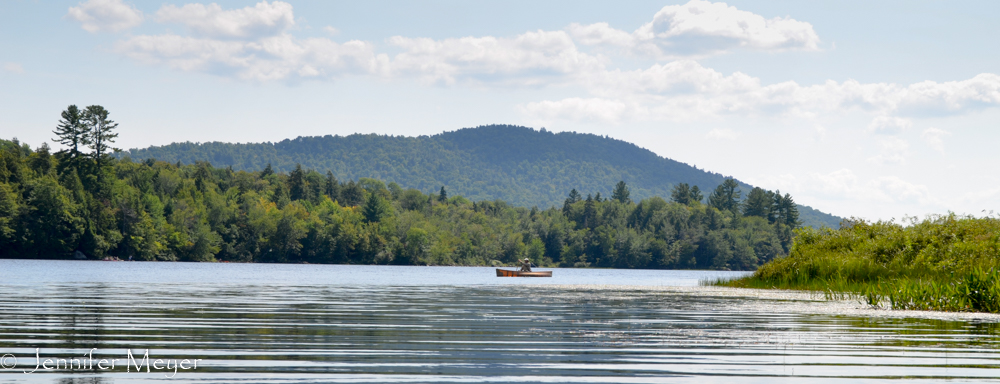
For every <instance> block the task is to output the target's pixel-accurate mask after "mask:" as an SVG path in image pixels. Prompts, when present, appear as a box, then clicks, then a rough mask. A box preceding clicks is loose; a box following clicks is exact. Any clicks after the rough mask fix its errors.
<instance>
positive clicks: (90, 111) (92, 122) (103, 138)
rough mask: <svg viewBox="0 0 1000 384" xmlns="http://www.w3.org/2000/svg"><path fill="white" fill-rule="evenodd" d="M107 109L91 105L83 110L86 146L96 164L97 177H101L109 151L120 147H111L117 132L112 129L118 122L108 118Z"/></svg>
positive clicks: (114, 150)
mask: <svg viewBox="0 0 1000 384" xmlns="http://www.w3.org/2000/svg"><path fill="white" fill-rule="evenodd" d="M108 114H109V112H108V110H107V109H104V107H102V106H100V105H91V106H89V107H87V109H86V110H85V111H84V112H83V125H84V127H86V129H87V140H86V142H87V146H88V147H90V149H91V151H92V152H91V154H90V155H91V157H93V158H94V163H95V164H96V165H97V177H98V180H100V178H101V173H102V172H101V169H102V167H103V166H104V163H105V161H106V159H107V156H108V155H109V152H118V151H121V149H118V148H115V147H112V146H111V144H114V142H115V139H116V138H117V137H118V134H117V133H113V132H112V131H114V130H115V128H118V123H115V122H114V120H111V119H108Z"/></svg>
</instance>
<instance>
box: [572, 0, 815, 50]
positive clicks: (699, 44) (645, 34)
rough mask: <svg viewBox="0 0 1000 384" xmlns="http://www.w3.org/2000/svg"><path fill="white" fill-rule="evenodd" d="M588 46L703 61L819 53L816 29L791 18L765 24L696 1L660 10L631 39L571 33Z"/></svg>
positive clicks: (594, 28)
mask: <svg viewBox="0 0 1000 384" xmlns="http://www.w3.org/2000/svg"><path fill="white" fill-rule="evenodd" d="M567 29H568V30H569V31H570V33H572V34H573V37H574V38H576V39H577V40H578V41H579V42H580V43H581V44H585V45H606V46H615V47H620V48H623V49H625V50H626V51H628V52H632V53H637V54H643V55H649V56H653V57H660V58H664V57H698V56H705V55H710V54H718V53H723V52H726V51H729V50H732V49H735V48H744V49H753V50H760V51H783V50H818V49H819V42H820V40H819V36H818V35H817V34H816V31H814V30H813V27H812V24H809V23H806V22H802V21H797V20H794V19H791V18H780V17H777V18H773V19H765V18H764V17H763V16H760V15H757V14H754V13H752V12H747V11H742V10H739V9H736V7H731V6H728V5H726V4H725V3H712V2H708V1H702V0H691V1H689V2H688V3H687V4H684V5H669V6H666V7H663V8H662V9H660V11H659V12H657V13H656V15H654V16H653V20H652V21H651V22H649V23H646V24H645V25H643V26H641V27H639V28H638V29H637V30H635V31H634V32H632V33H627V32H624V31H621V30H617V29H614V28H611V27H610V26H609V25H608V24H607V23H597V24H590V25H579V24H572V25H570V26H569V27H568V28H567Z"/></svg>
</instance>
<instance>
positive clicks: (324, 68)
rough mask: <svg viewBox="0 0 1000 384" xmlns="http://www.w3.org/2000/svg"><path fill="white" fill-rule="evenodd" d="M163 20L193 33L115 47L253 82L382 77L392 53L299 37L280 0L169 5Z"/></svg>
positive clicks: (176, 65) (147, 59)
mask: <svg viewBox="0 0 1000 384" xmlns="http://www.w3.org/2000/svg"><path fill="white" fill-rule="evenodd" d="M156 16H157V20H158V21H160V22H165V23H180V24H183V25H185V26H186V27H187V29H188V30H189V31H190V33H191V34H192V35H193V36H180V35H175V34H163V35H140V36H135V37H132V38H129V39H127V40H123V41H119V42H118V43H117V44H115V50H116V51H117V52H118V53H120V54H122V55H124V56H126V57H129V58H131V59H134V60H137V61H140V62H143V63H147V64H164V65H166V66H168V67H170V68H173V69H176V70H181V71H190V72H203V73H211V74H216V75H220V76H226V77H235V78H237V79H241V80H249V81H275V80H298V79H307V78H321V79H330V78H337V77H341V76H343V75H346V74H362V75H372V74H375V75H382V74H384V73H386V72H387V71H388V61H389V59H388V56H386V55H384V54H383V55H378V54H376V53H375V49H374V46H373V45H372V44H371V43H368V42H363V41H357V40H353V41H348V42H345V43H337V42H334V41H332V40H330V39H325V38H308V39H299V38H296V37H294V36H292V35H291V34H290V33H288V32H287V30H288V29H289V28H291V27H293V26H294V25H295V17H294V14H293V10H292V6H291V5H290V4H288V3H284V2H280V1H275V2H273V3H267V2H260V3H257V4H256V5H255V6H248V7H244V8H240V9H233V10H224V9H222V7H220V6H219V5H217V4H210V5H207V6H206V5H202V4H186V5H184V6H183V7H176V6H173V5H166V6H163V7H162V8H160V10H159V11H158V12H157V13H156Z"/></svg>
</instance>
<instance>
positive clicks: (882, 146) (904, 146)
mask: <svg viewBox="0 0 1000 384" xmlns="http://www.w3.org/2000/svg"><path fill="white" fill-rule="evenodd" d="M878 147H879V154H878V155H875V156H874V157H870V158H868V162H870V163H874V164H880V165H892V164H897V165H902V164H905V163H906V154H907V150H908V149H909V148H910V143H908V142H907V141H906V140H903V139H900V138H898V137H884V138H881V139H879V141H878Z"/></svg>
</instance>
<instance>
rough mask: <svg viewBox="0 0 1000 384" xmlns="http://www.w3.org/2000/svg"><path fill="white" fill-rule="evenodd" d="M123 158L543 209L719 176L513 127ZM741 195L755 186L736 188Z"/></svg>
mask: <svg viewBox="0 0 1000 384" xmlns="http://www.w3.org/2000/svg"><path fill="white" fill-rule="evenodd" d="M120 156H123V157H124V156H129V157H131V158H132V159H147V158H155V159H158V160H164V161H169V162H181V163H184V164H190V163H194V162H197V161H207V162H209V163H211V164H212V165H214V166H231V167H232V168H233V169H235V170H246V171H257V170H261V169H264V168H265V167H266V166H267V165H268V164H270V165H271V166H272V168H273V169H274V170H276V171H291V170H292V169H294V168H295V166H296V164H301V165H302V167H303V168H307V169H314V170H317V171H319V172H321V173H325V172H327V171H331V172H333V174H334V176H336V177H337V178H338V179H340V180H347V179H352V180H357V179H359V178H362V177H370V178H374V179H379V180H384V181H386V182H390V181H394V182H396V183H398V184H400V185H402V186H404V187H410V188H417V189H419V190H422V191H424V192H431V191H437V190H438V189H440V188H441V187H442V186H444V187H445V188H446V190H447V191H448V193H449V194H459V195H463V196H465V197H466V198H469V199H471V200H473V201H480V200H495V199H501V200H505V201H507V202H509V203H511V204H514V205H520V206H538V207H542V208H546V207H550V206H561V205H562V203H563V200H564V199H565V198H566V195H567V193H568V192H569V191H570V190H571V189H574V188H575V189H576V190H578V191H580V193H582V194H584V195H586V194H588V193H601V195H602V196H605V197H610V196H611V191H612V189H613V188H614V186H615V184H616V183H617V182H618V181H619V180H624V181H625V182H626V183H627V184H628V186H629V189H630V191H631V197H632V198H633V199H634V200H639V199H643V198H647V197H651V196H661V197H669V196H670V191H671V189H672V188H673V187H674V185H676V184H678V183H688V184H689V185H692V186H694V185H697V186H698V187H699V188H700V189H701V190H702V191H703V193H704V194H705V195H706V196H707V195H708V194H709V193H710V192H711V191H712V190H713V189H715V187H716V186H718V185H719V184H721V183H722V181H723V180H724V179H725V178H726V177H725V176H723V175H721V174H718V173H713V172H708V171H705V170H700V169H698V168H695V167H692V166H690V165H687V164H685V163H681V162H678V161H675V160H671V159H668V158H665V157H660V156H658V155H657V154H655V153H653V152H652V151H649V150H647V149H644V148H640V147H639V146H636V145H635V144H632V143H629V142H625V141H621V140H616V139H613V138H609V137H606V136H598V135H593V134H582V133H575V132H560V133H552V132H547V131H546V130H545V129H544V128H543V129H542V130H540V131H536V130H534V129H531V128H527V127H519V126H512V125H488V126H480V127H476V128H465V129H459V130H457V131H453V132H444V133H441V134H437V135H433V136H418V137H406V136H386V135H376V134H353V135H349V136H331V135H327V136H322V137H318V136H317V137H298V138H295V139H291V140H283V141H281V142H277V143H248V144H233V143H222V142H210V143H191V142H185V143H174V144H170V145H165V146H160V147H149V148H145V149H131V150H129V151H125V152H123V153H122V154H120ZM740 185H741V187H742V188H741V189H743V193H744V196H745V195H746V193H747V192H749V191H750V189H752V186H750V185H749V184H746V183H743V182H740ZM798 209H799V214H800V219H801V220H802V221H803V224H804V225H808V226H813V227H820V226H828V227H832V228H837V227H838V226H839V223H840V220H841V218H839V217H836V216H833V215H830V214H827V213H823V212H820V211H817V210H815V209H812V208H810V207H808V206H803V205H799V207H798Z"/></svg>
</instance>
